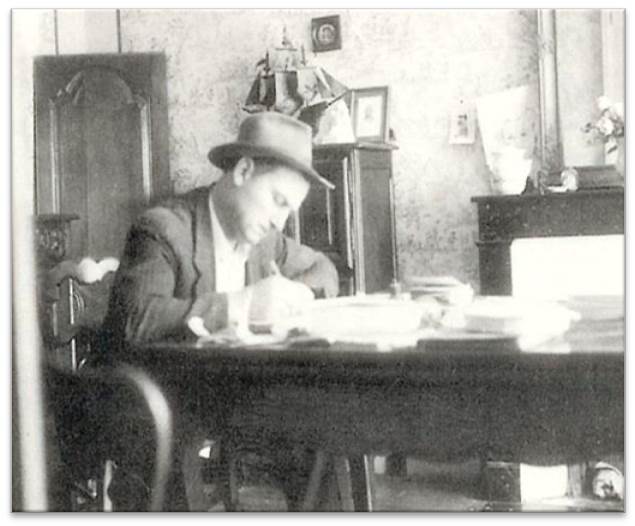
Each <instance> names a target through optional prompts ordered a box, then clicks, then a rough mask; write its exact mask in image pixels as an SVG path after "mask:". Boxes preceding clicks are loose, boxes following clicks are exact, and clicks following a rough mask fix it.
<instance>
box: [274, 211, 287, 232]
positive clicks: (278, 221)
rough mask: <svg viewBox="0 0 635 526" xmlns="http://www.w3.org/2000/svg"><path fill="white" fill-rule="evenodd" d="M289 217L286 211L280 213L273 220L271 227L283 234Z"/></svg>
mask: <svg viewBox="0 0 635 526" xmlns="http://www.w3.org/2000/svg"><path fill="white" fill-rule="evenodd" d="M288 217H289V213H288V212H287V211H286V210H285V211H280V212H278V213H277V214H275V215H274V216H273V218H272V219H271V226H272V227H273V228H275V229H276V230H278V231H279V232H282V229H283V228H284V224H285V223H286V222H287V218H288Z"/></svg>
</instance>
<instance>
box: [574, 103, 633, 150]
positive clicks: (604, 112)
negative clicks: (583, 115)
mask: <svg viewBox="0 0 635 526" xmlns="http://www.w3.org/2000/svg"><path fill="white" fill-rule="evenodd" d="M597 105H598V109H599V110H600V117H599V118H598V120H596V121H595V122H588V123H587V124H586V125H585V126H584V127H583V128H582V131H583V132H585V133H594V134H595V135H596V136H597V137H600V138H601V139H602V141H603V142H604V143H605V144H608V145H609V148H608V149H607V151H606V153H611V152H613V151H615V150H617V147H618V141H617V139H618V138H620V137H624V104H623V103H621V102H617V103H613V102H612V101H611V100H610V99H609V98H608V97H607V96H605V95H602V96H601V97H598V99H597Z"/></svg>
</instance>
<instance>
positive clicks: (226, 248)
mask: <svg viewBox="0 0 635 526" xmlns="http://www.w3.org/2000/svg"><path fill="white" fill-rule="evenodd" d="M209 214H210V218H211V223H212V235H213V236H214V251H215V252H216V253H225V254H227V253H229V254H231V253H235V254H236V255H239V256H242V257H243V258H244V259H247V256H248V255H249V251H250V249H251V247H250V246H249V245H248V244H246V243H242V244H241V243H236V242H235V241H232V240H230V239H228V238H227V235H226V234H225V231H224V230H223V227H222V226H221V223H220V220H219V219H218V216H217V215H216V210H215V209H214V200H213V199H212V191H210V193H209Z"/></svg>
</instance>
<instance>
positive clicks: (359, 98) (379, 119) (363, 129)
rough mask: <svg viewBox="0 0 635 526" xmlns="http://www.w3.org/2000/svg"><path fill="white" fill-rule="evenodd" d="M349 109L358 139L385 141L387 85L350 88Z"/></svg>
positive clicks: (386, 132)
mask: <svg viewBox="0 0 635 526" xmlns="http://www.w3.org/2000/svg"><path fill="white" fill-rule="evenodd" d="M350 111H351V121H352V122H353V131H354V133H355V138H356V139H357V140H358V141H370V142H387V140H388V86H377V87H372V88H361V89H355V90H351V92H350Z"/></svg>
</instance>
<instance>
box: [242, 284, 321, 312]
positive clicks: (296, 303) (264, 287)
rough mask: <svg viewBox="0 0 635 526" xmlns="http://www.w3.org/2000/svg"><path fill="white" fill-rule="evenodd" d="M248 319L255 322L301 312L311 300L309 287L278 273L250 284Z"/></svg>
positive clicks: (311, 295) (311, 294)
mask: <svg viewBox="0 0 635 526" xmlns="http://www.w3.org/2000/svg"><path fill="white" fill-rule="evenodd" d="M249 288H251V289H252V294H251V306H250V309H249V319H250V320H251V321H255V322H262V321H274V320H279V319H284V318H285V317H288V316H292V315H294V314H298V313H300V312H302V310H303V309H304V308H305V307H306V306H307V305H308V304H309V303H310V302H311V301H313V298H314V297H313V292H312V291H311V289H310V288H309V287H307V286H306V285H304V284H303V283H298V282H297V281H291V280H290V279H287V278H285V277H283V276H280V275H278V274H276V275H273V276H269V277H268V278H265V279H263V280H260V281H258V282H257V283H255V284H253V285H251V286H250V287H249Z"/></svg>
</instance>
